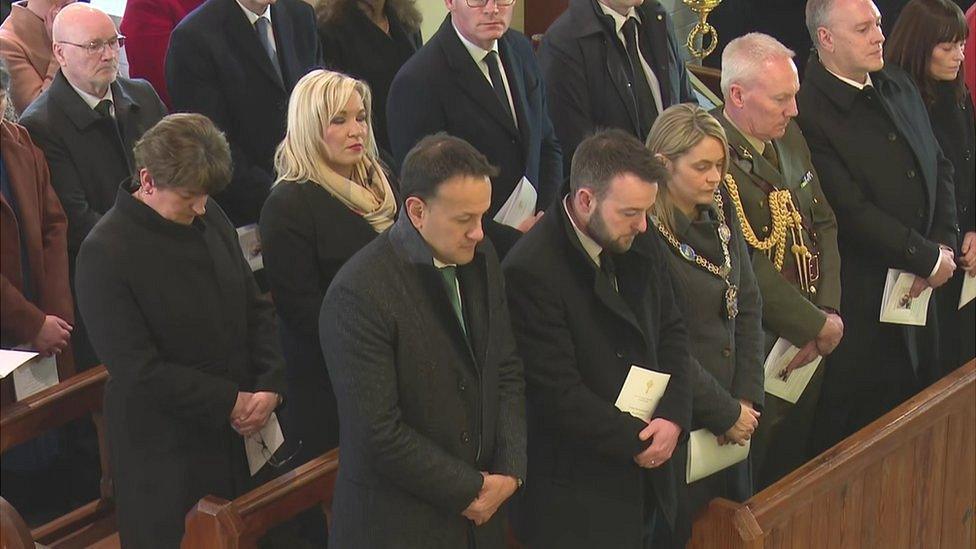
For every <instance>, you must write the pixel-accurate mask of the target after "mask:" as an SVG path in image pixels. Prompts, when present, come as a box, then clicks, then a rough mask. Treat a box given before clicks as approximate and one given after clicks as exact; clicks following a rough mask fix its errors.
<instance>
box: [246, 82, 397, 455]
mask: <svg viewBox="0 0 976 549" xmlns="http://www.w3.org/2000/svg"><path fill="white" fill-rule="evenodd" d="M370 115H371V113H370V90H369V86H367V85H366V84H365V83H363V82H361V81H359V80H356V79H353V78H350V77H348V76H346V75H344V74H341V73H337V72H331V71H324V70H316V71H312V72H310V73H308V74H307V75H305V77H303V78H302V79H301V80H299V81H298V84H297V85H296V86H295V89H294V91H293V92H292V94H291V99H290V101H289V105H288V128H287V131H286V134H285V139H284V141H282V142H281V144H280V145H279V146H278V150H277V152H276V154H275V170H276V172H277V174H278V178H277V180H276V182H275V185H274V188H273V189H272V191H271V195H270V196H269V197H268V200H267V201H266V202H265V204H264V208H263V209H262V211H261V223H260V231H261V243H262V252H263V255H264V267H265V271H266V272H267V275H268V281H269V283H270V286H271V293H272V296H273V297H274V302H275V306H276V308H277V311H278V316H279V319H280V330H281V337H282V346H283V348H284V353H285V359H286V362H287V374H288V376H287V377H288V394H287V399H288V407H287V414H286V415H287V417H286V418H285V422H286V425H285V427H286V429H288V430H289V431H290V434H289V433H286V436H289V437H290V438H291V440H292V441H294V442H297V441H298V440H301V441H302V443H301V444H302V446H301V449H300V453H299V456H298V458H296V459H297V461H298V463H301V462H304V461H306V460H308V459H310V458H312V457H315V456H316V455H319V454H321V453H323V452H325V451H327V450H330V449H331V448H334V447H336V446H337V445H338V442H339V422H338V412H337V411H336V402H335V396H334V395H333V392H332V384H331V383H330V381H329V378H328V373H327V371H326V368H325V362H324V360H323V358H322V353H321V350H320V348H319V337H318V325H319V323H318V319H319V307H320V306H321V305H322V298H323V296H324V295H325V291H326V289H328V287H329V284H330V283H331V282H332V278H333V277H334V276H335V274H336V272H338V271H339V268H340V267H342V265H343V264H344V263H345V262H346V260H348V259H349V258H350V257H352V255H353V254H355V253H356V252H357V251H359V249H360V248H362V247H363V246H365V245H366V244H367V243H369V242H370V241H371V240H372V239H373V238H374V237H375V236H376V235H377V234H379V233H381V232H383V231H384V230H386V229H387V228H388V227H389V226H390V225H392V224H393V221H394V219H395V218H396V213H397V201H396V197H395V196H394V192H393V189H392V187H391V184H390V179H389V175H388V174H387V172H386V170H385V168H384V166H383V165H382V164H381V162H380V161H379V158H378V155H377V149H376V142H375V141H374V139H373V132H372V128H371V127H370V119H371V118H370ZM283 413H284V412H283ZM296 464H297V463H296Z"/></svg>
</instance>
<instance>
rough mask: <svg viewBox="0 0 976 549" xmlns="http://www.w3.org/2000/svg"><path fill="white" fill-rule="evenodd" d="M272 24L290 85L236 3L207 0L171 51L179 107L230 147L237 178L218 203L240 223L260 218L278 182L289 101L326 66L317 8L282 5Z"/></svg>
mask: <svg viewBox="0 0 976 549" xmlns="http://www.w3.org/2000/svg"><path fill="white" fill-rule="evenodd" d="M271 25H272V29H273V32H274V37H275V46H276V50H277V52H278V60H279V64H280V65H281V72H282V76H283V77H284V81H282V79H281V78H279V77H278V75H277V73H276V72H275V70H274V66H273V65H272V64H271V60H270V59H269V58H268V54H267V53H266V52H265V51H264V48H263V47H262V46H261V42H260V41H259V40H258V37H257V33H256V32H255V30H254V27H253V26H251V25H250V23H249V22H248V20H247V18H246V17H245V16H244V12H243V11H242V9H241V6H240V5H239V4H238V3H237V2H236V0H207V2H205V3H204V4H203V5H201V6H200V7H199V8H197V9H195V10H193V12H191V13H190V14H189V15H187V16H186V19H184V20H183V21H181V22H180V24H179V25H177V26H176V28H175V29H174V30H173V34H172V36H171V37H170V41H169V50H167V52H166V87H167V89H168V90H169V95H170V98H171V99H172V101H173V109H174V110H177V111H183V112H196V113H200V114H204V115H206V116H207V117H208V118H210V119H211V120H213V122H214V124H216V125H217V127H218V128H220V129H221V130H222V131H223V132H224V133H225V134H226V136H227V141H229V142H230V148H231V153H232V154H233V157H234V175H233V178H232V179H231V183H230V185H229V186H228V187H227V189H226V190H224V191H223V192H221V193H220V194H219V195H217V196H216V199H217V202H219V203H220V205H221V207H222V208H224V210H225V211H226V212H227V216H228V217H229V218H230V220H231V221H232V222H233V223H234V225H237V226H240V225H245V224H248V223H254V222H256V221H257V220H258V217H259V215H260V213H261V205H262V204H263V203H264V200H265V199H266V198H267V196H268V192H269V191H270V190H271V183H272V181H273V180H274V166H273V160H274V151H275V147H277V146H278V143H280V142H281V140H282V139H283V138H284V136H285V126H286V117H287V109H288V97H289V96H290V95H291V90H292V89H293V88H294V87H295V83H296V82H298V80H299V79H300V78H301V77H302V76H304V75H305V74H306V73H308V72H309V71H310V70H312V69H314V68H316V67H318V66H321V65H322V49H321V44H320V43H319V38H318V34H317V33H316V30H315V18H314V15H313V13H312V8H311V6H309V5H308V4H306V3H305V2H302V1H301V0H278V1H277V2H275V3H274V4H272V5H271Z"/></svg>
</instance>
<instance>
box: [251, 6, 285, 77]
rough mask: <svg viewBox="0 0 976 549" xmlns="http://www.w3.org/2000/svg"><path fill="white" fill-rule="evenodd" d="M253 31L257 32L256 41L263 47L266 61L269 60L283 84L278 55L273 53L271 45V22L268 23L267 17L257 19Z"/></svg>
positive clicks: (272, 45)
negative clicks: (266, 56) (266, 55)
mask: <svg viewBox="0 0 976 549" xmlns="http://www.w3.org/2000/svg"><path fill="white" fill-rule="evenodd" d="M254 30H256V31H257V33H258V40H260V41H261V45H262V46H264V51H265V53H267V54H268V59H270V60H271V65H272V66H273V67H274V70H275V72H276V73H277V74H278V78H279V79H281V81H282V82H284V79H283V78H282V77H281V65H280V64H279V63H278V54H276V53H275V49H274V44H272V43H271V21H268V18H267V17H258V20H257V21H255V22H254Z"/></svg>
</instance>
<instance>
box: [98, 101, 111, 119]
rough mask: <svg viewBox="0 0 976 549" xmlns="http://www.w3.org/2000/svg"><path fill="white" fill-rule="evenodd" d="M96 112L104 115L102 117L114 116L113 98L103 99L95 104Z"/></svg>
mask: <svg viewBox="0 0 976 549" xmlns="http://www.w3.org/2000/svg"><path fill="white" fill-rule="evenodd" d="M95 112H97V113H98V114H100V115H102V118H112V100H111V99H102V100H101V101H99V102H98V104H97V105H95Z"/></svg>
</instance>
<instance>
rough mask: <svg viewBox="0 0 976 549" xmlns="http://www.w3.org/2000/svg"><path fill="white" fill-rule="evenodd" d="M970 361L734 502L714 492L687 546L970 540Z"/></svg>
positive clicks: (974, 409)
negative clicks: (782, 476)
mask: <svg viewBox="0 0 976 549" xmlns="http://www.w3.org/2000/svg"><path fill="white" fill-rule="evenodd" d="M974 504H976V361H970V362H969V363H968V364H966V365H965V366H962V367H961V368H959V369H958V370H956V371H955V372H953V373H951V374H950V375H948V376H946V377H945V378H943V379H942V380H940V381H939V382H937V383H935V384H934V385H932V386H931V387H929V388H927V389H925V390H924V391H922V392H921V393H919V394H918V395H916V396H915V397H913V398H911V399H910V400H908V401H907V402H905V403H903V404H902V405H900V406H899V407H898V408H896V409H894V410H892V411H891V412H889V413H888V414H886V415H884V416H883V417H881V418H880V419H878V420H877V421H875V422H873V423H871V424H870V425H868V426H867V427H865V428H864V429H862V430H860V431H859V432H857V433H855V434H854V435H852V436H851V437H849V438H847V439H845V440H844V441H843V442H841V443H839V444H838V445H836V446H834V447H833V448H831V449H829V450H827V451H826V452H824V453H823V454H821V455H819V456H817V457H816V458H815V459H813V460H812V461H810V462H809V463H807V464H806V465H804V466H803V467H801V468H800V469H797V470H796V471H794V472H793V473H791V474H790V475H788V476H786V477H784V478H783V479H781V480H780V481H779V482H777V483H775V484H773V485H772V486H770V487H768V488H766V489H765V490H763V491H762V492H760V493H758V494H756V495H755V496H753V497H752V498H750V499H749V500H747V501H746V502H744V503H742V504H736V503H733V502H730V501H728V500H724V499H716V500H713V501H712V502H711V503H710V505H709V507H708V509H707V510H706V512H705V513H704V514H703V515H702V516H700V517H699V518H698V520H696V521H695V524H694V528H693V532H692V539H691V541H690V542H689V544H688V546H689V547H691V548H695V549H698V548H702V549H705V548H707V549H721V548H729V549H733V548H735V549H738V548H749V549H755V548H768V547H793V548H805V547H829V548H834V547H838V548H847V547H853V548H875V547H876V548H883V549H889V548H900V547H913V548H914V547H919V548H925V549H930V548H932V549H934V548H939V547H942V548H945V549H966V548H972V547H976V545H974V544H976V532H974V528H976V523H974V520H973V509H974Z"/></svg>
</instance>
